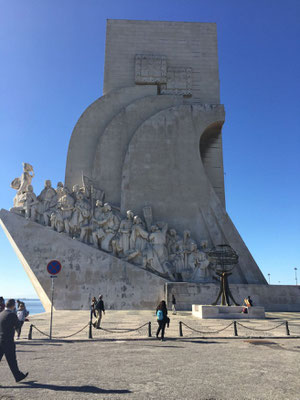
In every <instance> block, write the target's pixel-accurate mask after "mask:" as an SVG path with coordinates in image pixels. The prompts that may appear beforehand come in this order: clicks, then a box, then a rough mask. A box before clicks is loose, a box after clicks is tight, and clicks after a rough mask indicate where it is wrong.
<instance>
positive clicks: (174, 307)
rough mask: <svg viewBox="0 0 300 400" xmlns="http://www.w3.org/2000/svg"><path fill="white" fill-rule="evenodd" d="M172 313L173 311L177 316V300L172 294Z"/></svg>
mask: <svg viewBox="0 0 300 400" xmlns="http://www.w3.org/2000/svg"><path fill="white" fill-rule="evenodd" d="M172 311H173V314H174V315H175V314H176V299H175V296H174V294H172Z"/></svg>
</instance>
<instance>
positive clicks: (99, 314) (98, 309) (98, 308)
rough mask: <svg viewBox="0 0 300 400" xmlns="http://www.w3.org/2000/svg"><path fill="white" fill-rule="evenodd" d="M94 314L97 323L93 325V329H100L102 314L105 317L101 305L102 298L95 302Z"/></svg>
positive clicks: (102, 304)
mask: <svg viewBox="0 0 300 400" xmlns="http://www.w3.org/2000/svg"><path fill="white" fill-rule="evenodd" d="M95 312H96V317H97V321H96V322H95V323H94V324H93V325H94V327H95V328H97V329H100V322H101V319H102V312H103V314H104V315H105V309H104V303H103V296H102V295H100V296H99V300H98V301H97V303H96V305H95Z"/></svg>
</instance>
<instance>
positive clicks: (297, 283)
mask: <svg viewBox="0 0 300 400" xmlns="http://www.w3.org/2000/svg"><path fill="white" fill-rule="evenodd" d="M294 270H295V281H296V285H298V279H297V268H296V267H295V268H294Z"/></svg>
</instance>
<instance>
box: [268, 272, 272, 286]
mask: <svg viewBox="0 0 300 400" xmlns="http://www.w3.org/2000/svg"><path fill="white" fill-rule="evenodd" d="M270 276H271V274H268V277H269V285H270V283H271V279H270Z"/></svg>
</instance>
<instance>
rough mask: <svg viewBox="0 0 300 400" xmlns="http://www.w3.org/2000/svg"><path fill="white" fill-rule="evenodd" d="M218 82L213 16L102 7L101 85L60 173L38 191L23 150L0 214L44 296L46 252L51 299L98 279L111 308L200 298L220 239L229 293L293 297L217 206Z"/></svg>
mask: <svg viewBox="0 0 300 400" xmlns="http://www.w3.org/2000/svg"><path fill="white" fill-rule="evenodd" d="M219 86H220V85H219V73H218V55H217V34H216V25H215V24H210V23H190V22H162V21H130V20H108V21H107V35H106V50H105V74H104V85H103V87H104V94H103V96H102V97H101V98H99V99H98V100H96V101H95V102H94V103H93V104H91V105H90V106H89V107H88V108H87V109H86V110H85V111H84V112H83V114H82V116H81V117H80V119H79V120H78V122H77V124H76V126H75V128H74V130H73V133H72V136H71V140H70V144H69V149H68V156H67V165H66V175H65V184H64V185H63V184H62V183H61V182H60V183H59V184H58V186H57V188H56V189H54V188H52V186H51V182H50V181H46V182H45V189H43V191H42V193H41V194H40V195H39V196H38V197H36V196H35V194H34V193H33V188H32V186H31V180H32V179H33V177H34V173H33V167H32V166H31V165H30V164H24V165H23V168H24V171H23V174H22V176H21V177H20V178H16V179H15V180H14V181H13V182H12V187H13V188H14V189H16V190H17V195H16V197H15V199H14V207H13V209H12V211H14V213H12V212H10V213H9V212H7V211H5V210H2V211H1V215H0V217H1V223H2V225H3V227H4V230H5V231H6V233H7V235H8V237H9V239H10V241H11V243H12V244H13V246H14V248H15V249H16V251H17V254H18V255H19V257H20V260H21V262H22V264H23V265H24V268H25V270H26V272H27V273H28V275H29V278H30V279H31V281H32V283H33V285H34V287H35V289H36V291H37V292H38V294H39V296H40V298H41V300H42V301H43V304H44V306H45V307H46V308H49V304H50V300H49V299H50V279H49V276H48V274H47V272H46V265H47V263H48V262H49V261H50V260H51V259H58V260H59V261H60V262H61V263H62V265H63V270H62V272H61V273H60V276H59V278H58V279H57V288H58V289H59V293H60V295H59V298H57V300H56V304H55V307H56V308H59V309H64V308H65V309H78V308H88V307H89V301H90V298H91V296H94V295H97V294H99V293H102V294H103V295H104V296H105V298H106V303H107V305H108V307H110V308H136V309H138V308H150V307H155V304H156V303H157V301H158V300H159V299H161V298H163V297H168V296H170V293H174V294H176V298H177V304H178V306H179V308H182V309H191V304H192V303H194V304H209V303H210V302H211V301H213V300H214V297H215V296H216V293H217V291H218V285H217V284H216V283H215V281H214V264H213V263H214V261H212V259H211V258H210V254H212V253H211V252H210V251H211V249H216V248H217V247H218V245H226V246H227V247H231V248H232V249H233V250H234V251H235V252H236V253H237V254H238V263H237V265H236V267H235V269H234V270H232V274H231V276H230V278H229V280H230V284H231V285H232V291H233V293H234V297H235V298H236V299H239V300H238V301H241V299H240V297H241V296H243V297H245V296H246V295H249V294H250V295H251V297H252V298H253V300H254V302H255V304H256V305H262V306H265V307H266V309H276V307H277V308H278V309H281V310H284V309H286V310H288V309H299V307H300V306H299V304H296V303H297V301H296V300H295V299H296V297H295V296H297V294H298V289H297V288H296V289H289V290H286V289H284V288H285V287H283V288H282V289H281V288H280V290H279V289H276V288H271V287H270V286H268V285H267V282H266V280H265V278H264V276H263V274H262V273H261V271H260V269H259V268H258V266H257V265H256V263H255V261H254V259H253V257H252V256H251V254H250V252H249V250H248V249H247V247H246V245H245V243H244V242H243V240H242V238H241V237H240V235H239V233H238V231H237V229H236V228H235V226H234V224H233V223H232V221H231V219H230V217H229V216H228V214H227V212H226V209H225V190H224V171H223V149H222V126H223V124H224V122H225V111H224V106H223V105H222V104H220V89H219ZM31 173H32V174H31ZM16 213H17V214H19V215H15V214H16ZM24 217H26V218H24ZM41 224H43V225H44V226H42V225H41ZM74 239H76V240H74ZM276 296H277V297H278V296H279V297H278V298H277V297H276ZM168 299H169V297H168ZM294 303H295V304H294ZM276 304H277V306H274V305H276ZM292 304H294V305H292ZM293 307H294V308H293Z"/></svg>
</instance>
